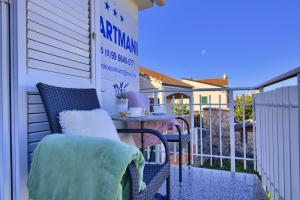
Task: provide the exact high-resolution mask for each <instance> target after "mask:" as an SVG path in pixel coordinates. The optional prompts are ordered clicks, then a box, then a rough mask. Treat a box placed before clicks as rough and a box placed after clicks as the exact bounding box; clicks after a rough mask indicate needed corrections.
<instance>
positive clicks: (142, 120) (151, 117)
mask: <svg viewBox="0 0 300 200" xmlns="http://www.w3.org/2000/svg"><path fill="white" fill-rule="evenodd" d="M111 118H112V120H114V121H121V122H140V123H141V129H144V124H145V122H148V121H164V120H172V119H178V118H179V116H178V115H173V114H159V115H153V114H150V115H143V116H136V117H133V116H124V117H121V116H119V115H112V116H111ZM141 143H142V148H141V150H142V152H143V153H144V134H143V133H142V134H141Z"/></svg>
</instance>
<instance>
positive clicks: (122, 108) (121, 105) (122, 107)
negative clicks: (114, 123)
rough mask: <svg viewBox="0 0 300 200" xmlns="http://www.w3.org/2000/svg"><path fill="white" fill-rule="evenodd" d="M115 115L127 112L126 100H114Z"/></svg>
mask: <svg viewBox="0 0 300 200" xmlns="http://www.w3.org/2000/svg"><path fill="white" fill-rule="evenodd" d="M116 104H117V114H119V113H120V112H127V111H128V99H116Z"/></svg>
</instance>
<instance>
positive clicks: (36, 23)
mask: <svg viewBox="0 0 300 200" xmlns="http://www.w3.org/2000/svg"><path fill="white" fill-rule="evenodd" d="M90 16H91V14H90V0H27V49H28V51H27V66H28V68H31V69H38V70H44V71H50V72H56V73H60V74H66V75H71V76H77V77H83V78H88V79H89V78H90V77H91V52H90V50H91V38H90V36H91V34H90V33H91V29H90V24H91V19H90Z"/></svg>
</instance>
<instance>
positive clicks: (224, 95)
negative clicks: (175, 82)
mask: <svg viewBox="0 0 300 200" xmlns="http://www.w3.org/2000/svg"><path fill="white" fill-rule="evenodd" d="M182 81H183V82H184V83H187V84H190V85H192V86H194V89H201V88H211V89H214V88H216V89H219V88H221V87H218V86H214V85H209V84H204V83H198V82H195V81H190V80H185V79H183V80H182ZM200 95H201V96H202V97H207V99H208V103H211V104H219V103H221V104H228V92H227V91H199V92H193V96H194V103H196V104H199V103H200ZM209 96H210V97H211V102H209ZM219 98H221V101H220V99H219ZM185 103H187V102H185ZM206 107H208V105H203V106H202V108H206ZM212 107H217V108H218V107H219V105H212ZM221 107H222V108H228V105H222V106H221ZM194 110H195V111H200V106H195V107H194Z"/></svg>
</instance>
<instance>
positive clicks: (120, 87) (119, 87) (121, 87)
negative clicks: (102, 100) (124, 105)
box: [113, 82, 128, 99]
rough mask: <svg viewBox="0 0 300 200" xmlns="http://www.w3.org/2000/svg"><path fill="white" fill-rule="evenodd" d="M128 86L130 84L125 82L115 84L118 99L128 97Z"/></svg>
mask: <svg viewBox="0 0 300 200" xmlns="http://www.w3.org/2000/svg"><path fill="white" fill-rule="evenodd" d="M127 86H128V84H124V83H123V82H121V83H120V84H114V85H113V87H114V89H115V94H116V97H117V99H126V95H125V89H126V87H127Z"/></svg>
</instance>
